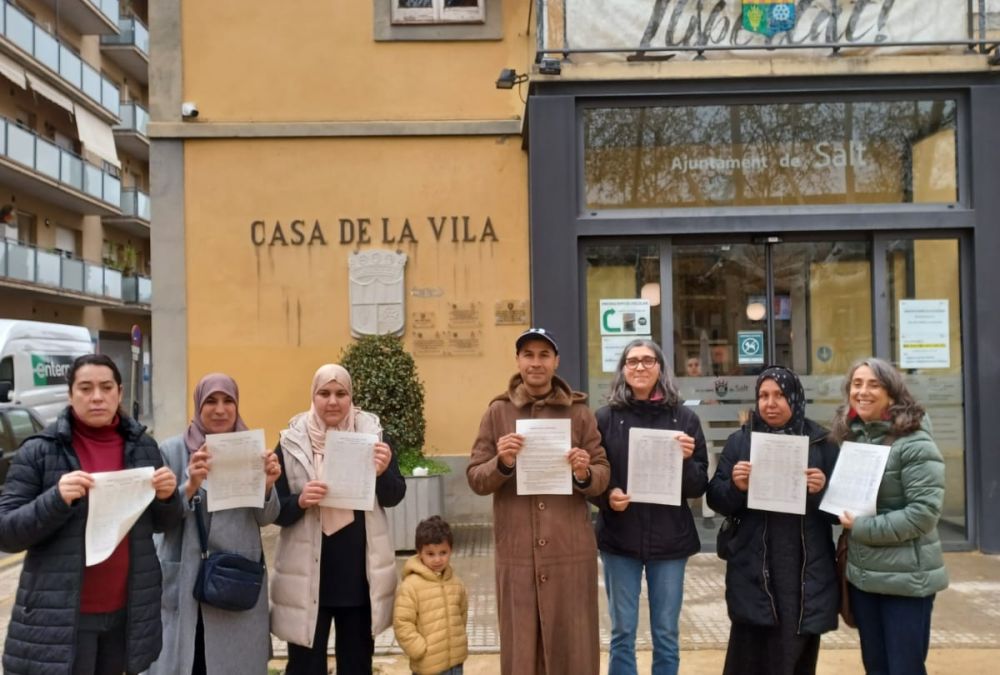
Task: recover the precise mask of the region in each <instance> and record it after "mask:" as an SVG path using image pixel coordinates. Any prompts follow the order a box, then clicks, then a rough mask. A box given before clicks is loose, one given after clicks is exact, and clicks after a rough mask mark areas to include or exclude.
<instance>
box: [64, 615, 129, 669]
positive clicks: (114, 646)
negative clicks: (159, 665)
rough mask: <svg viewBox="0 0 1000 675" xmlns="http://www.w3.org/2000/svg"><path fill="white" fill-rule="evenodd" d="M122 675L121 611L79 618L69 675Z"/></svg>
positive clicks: (122, 618)
mask: <svg viewBox="0 0 1000 675" xmlns="http://www.w3.org/2000/svg"><path fill="white" fill-rule="evenodd" d="M124 672H125V610H124V609H122V610H119V611H117V612H108V613H106V614H81V615H80V625H79V628H78V629H77V632H76V658H75V660H74V661H73V675H121V674H122V673H124Z"/></svg>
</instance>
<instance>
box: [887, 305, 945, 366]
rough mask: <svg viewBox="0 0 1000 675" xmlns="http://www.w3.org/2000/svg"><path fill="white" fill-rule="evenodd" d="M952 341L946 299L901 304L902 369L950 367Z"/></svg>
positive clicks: (900, 359) (900, 350) (900, 363)
mask: <svg viewBox="0 0 1000 675" xmlns="http://www.w3.org/2000/svg"><path fill="white" fill-rule="evenodd" d="M950 339H951V335H950V333H949V328H948V301H947V300H900V301H899V367H900V368H948V367H949V366H950V365H951V342H950Z"/></svg>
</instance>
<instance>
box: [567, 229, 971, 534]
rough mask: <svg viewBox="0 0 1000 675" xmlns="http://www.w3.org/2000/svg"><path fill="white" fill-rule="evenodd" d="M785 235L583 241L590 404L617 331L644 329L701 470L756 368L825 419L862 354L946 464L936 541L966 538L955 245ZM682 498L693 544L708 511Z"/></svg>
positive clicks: (741, 407) (744, 398) (606, 376)
mask: <svg viewBox="0 0 1000 675" xmlns="http://www.w3.org/2000/svg"><path fill="white" fill-rule="evenodd" d="M790 239H791V238H788V239H786V240H781V239H779V238H777V237H767V238H764V239H761V240H742V241H738V240H730V241H713V242H706V241H704V240H703V241H698V242H692V243H687V242H680V241H672V240H670V239H668V238H648V239H641V240H631V241H627V242H620V243H615V242H597V241H596V240H595V241H593V242H591V243H587V244H585V245H584V247H583V250H582V251H581V253H582V270H583V277H582V279H581V281H582V286H583V287H584V288H585V289H586V298H585V301H584V303H585V305H584V309H585V311H584V316H585V321H586V329H585V342H586V345H587V360H586V366H585V370H586V373H587V389H588V392H589V394H590V403H591V405H592V406H594V407H595V408H597V407H599V406H601V405H603V404H604V403H605V402H606V400H607V393H608V389H609V385H610V383H611V379H612V377H613V375H614V368H615V365H616V363H617V359H618V356H619V355H620V354H621V348H622V347H623V346H624V344H625V343H626V342H627V341H628V340H629V339H630V335H631V337H635V336H636V333H643V336H645V337H651V338H652V339H653V340H656V341H657V342H658V343H660V344H661V345H662V346H663V348H664V351H665V353H666V355H667V358H668V359H670V358H671V355H672V359H673V367H674V372H675V374H676V376H677V383H678V387H679V389H680V393H681V397H682V399H684V401H685V404H686V405H688V406H690V407H692V408H693V409H694V410H695V412H696V413H697V414H698V417H699V418H700V419H701V422H702V429H703V431H704V433H705V438H706V440H707V443H708V449H709V459H710V471H711V472H713V473H714V471H715V466H716V463H717V459H718V455H719V453H720V452H721V451H722V448H723V447H724V445H725V442H726V439H727V438H728V437H729V435H730V434H732V433H733V432H734V431H735V430H736V429H738V428H739V426H740V425H741V424H742V422H743V421H744V420H745V419H746V414H747V412H748V411H749V410H750V409H751V408H752V407H753V405H754V400H753V398H754V384H755V382H756V379H757V375H758V374H759V373H760V372H761V370H763V369H764V368H765V367H766V366H767V365H769V364H777V365H782V366H786V367H789V368H791V369H792V370H794V371H795V372H796V373H798V375H799V376H800V377H801V379H802V382H803V385H804V387H805V390H806V397H807V399H808V407H807V415H808V416H809V417H810V418H812V419H813V420H815V421H816V422H818V423H820V424H822V425H824V426H829V424H830V422H831V421H832V419H833V416H834V412H835V410H836V408H837V406H839V405H840V404H841V402H842V397H843V390H842V387H843V381H844V375H845V374H846V373H847V370H848V368H849V367H850V366H851V364H853V363H854V362H855V361H857V360H858V359H861V358H864V357H866V356H871V355H872V354H875V355H877V356H880V357H882V358H884V359H886V360H889V361H892V362H893V364H894V365H896V367H897V368H899V369H900V370H901V371H902V372H903V373H904V375H905V377H906V379H907V382H908V383H909V386H910V387H911V390H912V392H913V394H914V395H915V396H916V398H917V400H918V401H919V402H920V403H921V404H923V405H924V406H925V408H926V409H927V410H928V415H929V417H930V419H931V421H932V424H933V428H934V436H935V439H936V440H937V442H938V445H939V447H940V448H941V451H942V454H943V455H944V457H945V463H946V467H947V477H948V486H947V491H946V498H945V502H946V503H945V513H944V514H943V518H942V524H941V528H940V531H941V535H942V538H943V539H944V540H945V542H948V541H951V542H956V543H958V544H962V543H964V542H966V541H967V540H968V536H969V534H968V525H967V522H966V494H967V490H966V480H967V476H966V471H965V433H964V430H965V426H966V421H967V420H966V419H965V416H966V413H965V406H964V380H963V378H962V367H963V355H962V354H963V352H962V331H961V326H962V324H961V284H960V277H961V274H960V269H961V265H960V256H959V244H960V242H959V240H958V239H957V238H939V239H934V238H907V237H903V236H898V235H891V236H890V235H876V236H874V237H866V238H856V239H848V238H842V239H840V240H825V241H806V240H790ZM636 308H638V309H636ZM643 308H645V309H643ZM609 310H615V311H617V312H618V313H617V314H609V313H608V312H609ZM644 312H645V313H644ZM615 317H621V320H620V321H619V323H615ZM625 317H629V318H627V319H626V318H625ZM641 317H648V323H647V324H643V323H642V321H643V319H642V318H641ZM643 325H645V326H646V328H643V330H641V331H640V330H639V328H640V327H641V326H643ZM616 331H618V332H617V333H616ZM621 332H624V333H625V334H620V333H621ZM693 506H695V507H700V513H701V515H702V517H703V520H701V521H700V523H699V524H700V526H701V527H702V529H703V531H702V535H703V536H702V539H703V540H705V539H706V538H709V537H711V536H712V534H713V530H714V528H715V527H716V526H717V525H718V524H719V520H720V519H718V518H715V517H714V514H713V513H712V512H711V511H710V510H709V509H708V508H707V507H706V506H705V505H704V504H694V505H693ZM698 512H699V509H698V508H696V513H698ZM708 540H710V539H708Z"/></svg>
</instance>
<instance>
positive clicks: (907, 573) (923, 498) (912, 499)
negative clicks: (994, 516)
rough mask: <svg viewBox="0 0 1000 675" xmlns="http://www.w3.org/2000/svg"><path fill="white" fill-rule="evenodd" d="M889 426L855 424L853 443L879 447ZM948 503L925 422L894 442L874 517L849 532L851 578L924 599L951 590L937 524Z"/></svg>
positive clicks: (864, 586) (877, 589)
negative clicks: (948, 588) (945, 502)
mask: <svg viewBox="0 0 1000 675" xmlns="http://www.w3.org/2000/svg"><path fill="white" fill-rule="evenodd" d="M889 427H890V425H889V422H883V421H876V422H868V423H866V422H864V421H862V420H861V419H855V420H854V421H853V422H852V423H851V431H852V432H853V437H849V438H848V440H853V441H856V442H858V443H874V444H876V445H881V444H882V441H883V439H885V438H886V436H887V435H888V434H889ZM943 503H944V459H943V458H942V457H941V452H940V451H939V450H938V447H937V445H935V443H934V439H933V438H931V434H930V423H929V422H928V420H927V418H926V417H925V418H924V421H923V424H922V428H921V429H919V430H917V431H914V432H913V433H912V434H910V435H908V436H904V437H902V438H898V439H896V440H895V442H893V443H892V446H891V450H890V451H889V459H888V461H887V462H886V466H885V473H884V474H883V476H882V484H881V485H880V486H879V490H878V499H877V501H876V511H877V513H876V515H874V516H858V517H857V518H856V519H855V521H854V527H853V529H852V530H851V539H850V548H849V549H848V557H847V561H848V564H847V579H848V580H849V581H850V582H851V583H852V584H854V585H855V586H856V587H858V588H860V589H861V590H863V591H867V592H869V593H882V594H885V595H902V596H908V597H919V598H922V597H926V596H928V595H931V594H933V593H937V592H938V591H942V590H944V589H945V588H947V587H948V571H947V570H946V569H945V566H944V557H943V556H942V553H941V541H940V539H939V538H938V532H937V522H938V519H939V518H940V517H941V505H942V504H943Z"/></svg>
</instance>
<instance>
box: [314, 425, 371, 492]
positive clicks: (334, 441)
mask: <svg viewBox="0 0 1000 675" xmlns="http://www.w3.org/2000/svg"><path fill="white" fill-rule="evenodd" d="M377 442H378V436H376V435H375V434H359V433H355V432H352V431H328V432H326V454H325V455H324V456H323V475H322V476H320V480H322V481H324V482H325V483H326V496H324V497H323V499H322V501H320V506H332V507H334V508H337V509H350V510H351V511H372V510H374V509H375V444H376V443H377Z"/></svg>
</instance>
